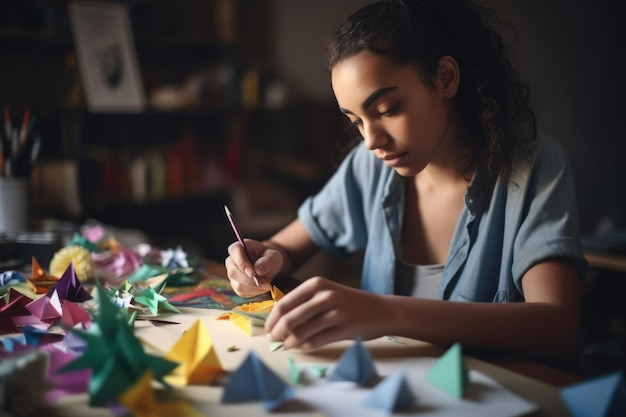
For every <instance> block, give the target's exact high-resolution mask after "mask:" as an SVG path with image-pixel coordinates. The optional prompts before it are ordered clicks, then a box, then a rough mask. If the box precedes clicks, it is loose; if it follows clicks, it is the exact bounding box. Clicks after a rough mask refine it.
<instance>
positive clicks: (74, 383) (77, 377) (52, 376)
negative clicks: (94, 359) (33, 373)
mask: <svg viewBox="0 0 626 417" xmlns="http://www.w3.org/2000/svg"><path fill="white" fill-rule="evenodd" d="M48 353H49V358H50V359H49V366H48V371H47V374H46V378H47V380H48V381H49V382H50V383H51V384H52V385H53V388H51V389H49V390H48V391H46V393H45V398H44V402H45V404H46V405H52V404H54V403H56V402H57V401H58V399H59V398H61V397H64V396H66V395H71V394H82V393H85V392H87V389H88V387H89V380H90V378H91V370H89V369H81V370H77V371H73V372H59V371H60V370H61V368H63V367H64V366H65V365H67V364H68V363H70V362H71V361H72V360H74V359H75V358H76V356H77V355H76V354H75V353H72V352H66V351H64V350H62V349H60V348H56V347H54V345H51V348H50V349H49V350H48Z"/></svg>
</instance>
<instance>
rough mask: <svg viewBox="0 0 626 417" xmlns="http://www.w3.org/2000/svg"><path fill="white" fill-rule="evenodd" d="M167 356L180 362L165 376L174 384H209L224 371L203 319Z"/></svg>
mask: <svg viewBox="0 0 626 417" xmlns="http://www.w3.org/2000/svg"><path fill="white" fill-rule="evenodd" d="M165 358H166V359H168V360H171V361H173V362H178V363H180V365H179V366H178V367H177V368H176V369H174V371H173V372H172V373H171V374H170V375H168V376H166V377H165V381H166V382H168V383H170V384H172V385H179V386H184V385H200V384H208V383H210V382H212V381H213V380H214V379H215V378H216V377H217V376H219V375H221V374H223V373H224V369H223V368H222V365H221V363H220V361H219V359H218V357H217V354H216V353H215V349H214V346H213V341H212V340H211V337H210V336H209V332H208V331H207V329H206V326H205V324H204V322H203V321H202V319H198V320H197V321H196V322H195V323H194V325H193V326H191V327H190V328H189V330H187V331H186V332H185V333H184V334H183V335H182V336H181V337H180V339H178V341H177V342H176V344H175V345H174V346H173V347H172V348H171V349H170V351H169V352H167V354H165Z"/></svg>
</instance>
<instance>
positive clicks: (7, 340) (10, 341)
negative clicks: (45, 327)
mask: <svg viewBox="0 0 626 417" xmlns="http://www.w3.org/2000/svg"><path fill="white" fill-rule="evenodd" d="M0 341H1V342H2V347H3V348H4V350H6V351H7V352H13V349H14V348H15V345H25V344H26V336H24V334H23V333H21V334H18V335H17V336H14V337H3V338H1V339H0Z"/></svg>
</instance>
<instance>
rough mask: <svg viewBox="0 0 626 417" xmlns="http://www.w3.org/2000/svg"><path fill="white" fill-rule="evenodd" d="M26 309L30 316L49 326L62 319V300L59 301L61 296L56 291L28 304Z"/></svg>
mask: <svg viewBox="0 0 626 417" xmlns="http://www.w3.org/2000/svg"><path fill="white" fill-rule="evenodd" d="M26 308H27V309H28V311H30V314H32V315H33V316H35V317H37V318H38V319H39V320H40V321H42V322H44V323H48V324H52V323H54V322H55V321H57V320H58V319H60V318H61V314H62V307H61V300H59V295H58V294H57V292H56V290H54V289H53V290H51V291H50V292H49V293H48V294H47V295H45V296H44V297H39V298H38V299H36V300H33V301H31V302H30V303H28V304H27V305H26Z"/></svg>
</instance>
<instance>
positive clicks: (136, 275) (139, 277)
mask: <svg viewBox="0 0 626 417" xmlns="http://www.w3.org/2000/svg"><path fill="white" fill-rule="evenodd" d="M168 272H169V270H168V269H167V268H163V267H160V266H154V265H149V264H145V263H144V264H142V265H141V266H140V267H139V268H137V269H136V270H135V271H134V272H133V273H132V274H130V275H129V276H128V278H127V280H128V282H130V283H131V284H136V283H139V282H144V281H147V280H148V279H149V278H152V277H156V276H158V275H163V274H167V273H168Z"/></svg>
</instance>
